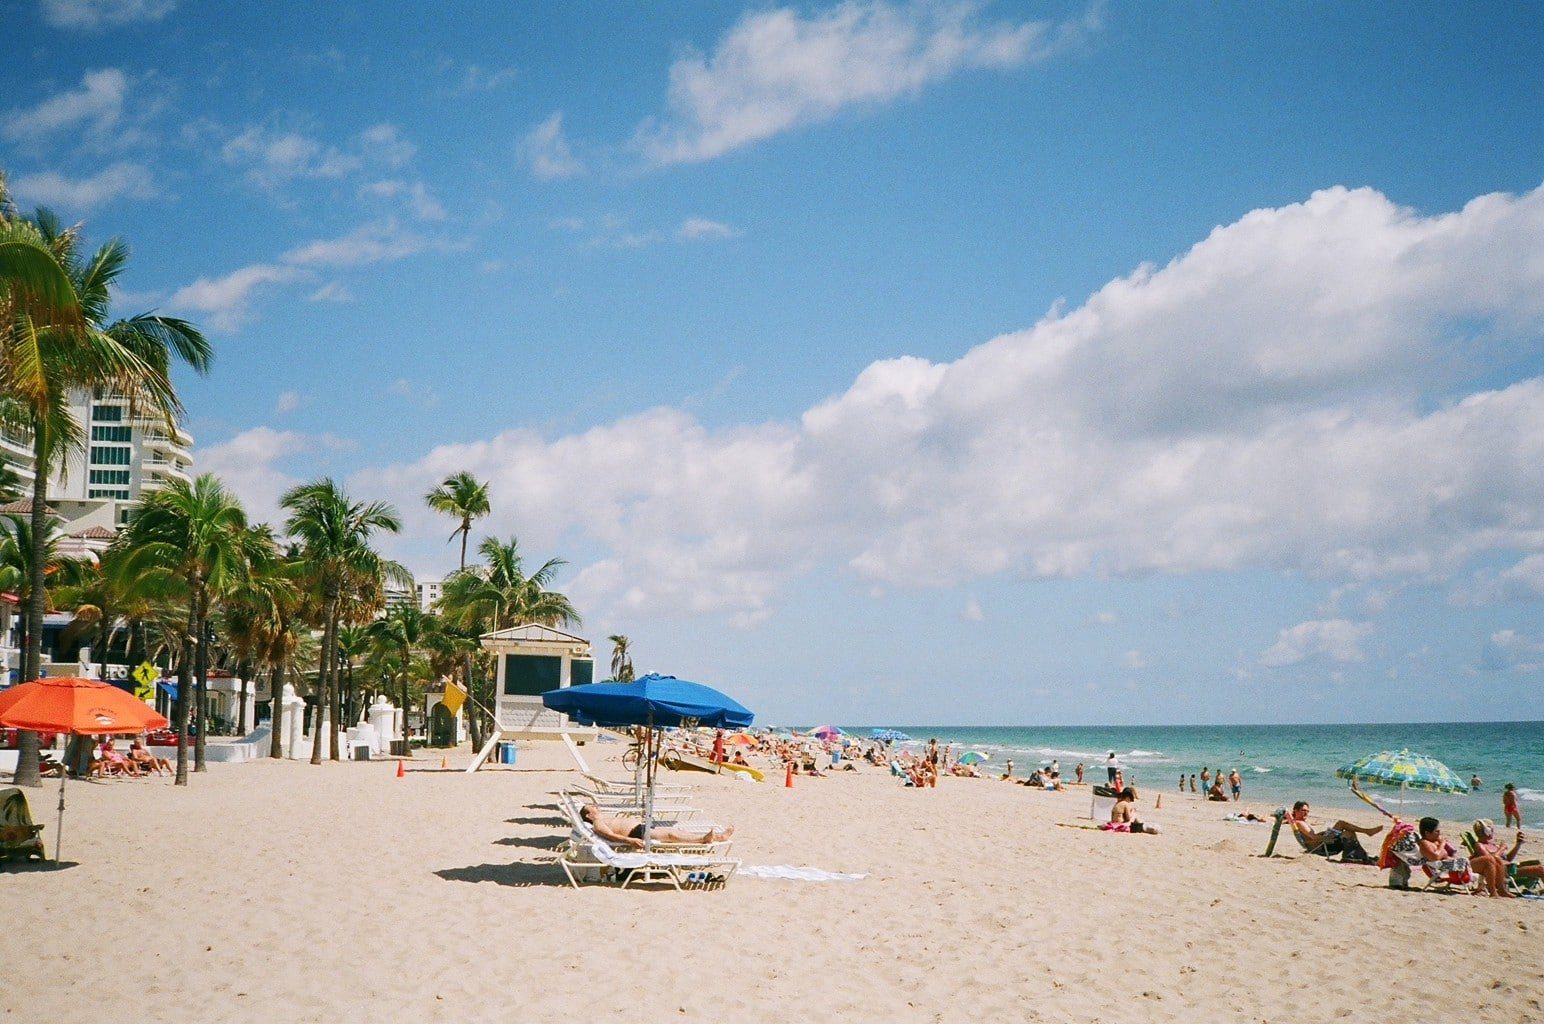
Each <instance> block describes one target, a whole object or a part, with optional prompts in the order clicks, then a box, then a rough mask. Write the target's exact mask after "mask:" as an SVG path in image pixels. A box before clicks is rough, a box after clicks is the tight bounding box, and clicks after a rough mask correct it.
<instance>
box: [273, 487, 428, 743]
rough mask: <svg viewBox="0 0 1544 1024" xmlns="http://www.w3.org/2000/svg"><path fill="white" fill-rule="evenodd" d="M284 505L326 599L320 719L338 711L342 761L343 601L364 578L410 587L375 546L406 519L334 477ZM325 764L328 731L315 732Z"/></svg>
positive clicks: (297, 492)
mask: <svg viewBox="0 0 1544 1024" xmlns="http://www.w3.org/2000/svg"><path fill="white" fill-rule="evenodd" d="M279 504H280V505H281V506H282V507H283V508H285V509H287V510H288V511H289V514H290V515H289V519H288V520H287V521H286V522H285V529H286V530H287V531H288V532H289V534H290V536H291V537H293V538H295V540H296V541H298V542H299V544H300V549H301V554H302V556H303V557H304V558H305V561H306V563H307V565H308V566H309V567H310V569H311V573H312V576H313V582H314V587H315V591H316V593H317V595H318V596H319V597H320V599H321V613H322V649H321V658H320V662H319V668H318V672H317V689H318V698H319V699H318V704H317V715H318V717H317V722H318V723H320V721H321V717H320V716H321V711H322V709H323V708H325V707H330V708H331V712H332V754H331V756H332V759H333V760H340V759H341V754H340V752H339V748H338V728H339V721H338V720H339V718H340V717H341V716H342V706H341V703H340V701H339V695H338V687H337V665H336V659H337V646H336V644H337V636H338V626H339V620H340V619H341V617H342V614H341V611H340V605H341V602H342V600H343V596H344V594H345V591H347V590H349V589H351V588H359V587H360V586H361V584H362V581H364V580H373V579H379V578H381V577H383V576H388V577H391V578H392V579H394V580H398V581H405V582H406V585H407V586H408V588H409V590H411V588H412V577H411V576H410V575H408V574H407V572H406V570H404V569H402V567H401V566H399V565H397V564H396V563H395V562H389V561H387V560H386V559H384V558H382V557H381V556H380V555H379V554H378V553H377V552H376V551H375V550H374V549H373V548H371V547H370V540H371V538H372V537H373V536H374V535H375V534H376V533H381V532H385V533H396V532H397V531H398V530H400V529H401V528H402V523H401V520H400V519H398V518H397V512H396V510H395V509H393V508H392V507H391V505H389V504H387V503H386V502H382V501H373V502H353V501H350V500H349V497H348V495H347V494H345V493H344V492H343V490H342V489H341V488H340V487H339V486H338V485H337V484H336V483H334V482H333V481H332V480H331V479H328V478H325V477H324V478H322V479H321V480H317V481H314V482H312V483H306V484H300V485H298V486H296V487H292V488H291V489H290V490H289V491H287V492H286V493H285V494H284V496H283V497H282V498H280V499H279ZM321 762H322V730H321V729H320V728H318V729H316V730H315V738H314V740H313V742H312V747H311V763H312V764H321Z"/></svg>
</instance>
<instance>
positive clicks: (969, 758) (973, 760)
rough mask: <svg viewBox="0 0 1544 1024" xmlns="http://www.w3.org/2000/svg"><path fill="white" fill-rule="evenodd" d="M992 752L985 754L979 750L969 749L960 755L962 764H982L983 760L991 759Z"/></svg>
mask: <svg viewBox="0 0 1544 1024" xmlns="http://www.w3.org/2000/svg"><path fill="white" fill-rule="evenodd" d="M991 759H992V755H991V754H984V753H982V752H981V751H979V750H967V751H966V752H965V753H963V754H961V755H960V764H980V763H981V762H982V761H990V760H991Z"/></svg>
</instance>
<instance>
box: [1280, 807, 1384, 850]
mask: <svg viewBox="0 0 1544 1024" xmlns="http://www.w3.org/2000/svg"><path fill="white" fill-rule="evenodd" d="M1308 810H1309V808H1308V801H1307V800H1299V801H1298V802H1297V803H1295V804H1293V805H1292V813H1291V814H1289V815H1287V824H1289V825H1291V826H1292V831H1293V832H1296V833H1297V837H1298V839H1299V840H1301V842H1302V844H1303V849H1304V850H1305V851H1306V852H1308V853H1311V854H1313V855H1314V856H1316V857H1325V858H1328V857H1333V856H1334V855H1335V854H1337V853H1338V854H1340V859H1341V860H1342V861H1348V862H1350V863H1352V864H1370V863H1372V861H1373V857H1372V855H1371V854H1369V853H1368V852H1367V851H1366V849H1364V848H1363V847H1362V841H1361V840H1360V839H1358V838H1357V836H1358V835H1364V836H1375V835H1377V834H1378V833H1379V832H1382V831H1383V826H1382V825H1379V826H1378V827H1377V828H1362V827H1361V826H1359V825H1353V824H1351V823H1350V822H1349V821H1337V822H1335V824H1333V825H1331V826H1330V827H1329V828H1327V829H1325V830H1324V831H1323V832H1315V831H1314V830H1313V826H1311V825H1309V824H1308Z"/></svg>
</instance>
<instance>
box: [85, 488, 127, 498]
mask: <svg viewBox="0 0 1544 1024" xmlns="http://www.w3.org/2000/svg"><path fill="white" fill-rule="evenodd" d="M86 497H88V498H115V499H117V500H118V501H128V500H129V492H128V491H108V490H102V489H100V488H96V487H93V488H91V489H90V490H88V491H87V492H86Z"/></svg>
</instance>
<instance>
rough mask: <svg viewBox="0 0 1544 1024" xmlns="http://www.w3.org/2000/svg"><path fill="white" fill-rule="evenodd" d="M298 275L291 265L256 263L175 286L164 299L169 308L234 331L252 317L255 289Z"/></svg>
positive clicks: (282, 281) (279, 282)
mask: <svg viewBox="0 0 1544 1024" xmlns="http://www.w3.org/2000/svg"><path fill="white" fill-rule="evenodd" d="M299 274H300V272H299V271H297V270H296V269H295V268H293V267H281V266H276V265H274V264H271V263H256V264H253V265H252V266H248V267H242V268H240V269H239V270H233V271H231V272H230V273H229V274H226V275H225V276H224V277H215V278H209V277H201V278H199V279H198V280H197V281H194V282H193V283H192V284H190V285H184V286H183V287H181V288H179V289H177V290H176V291H175V292H173V293H172V296H171V298H169V299H167V300H166V301H167V305H168V306H170V307H171V308H172V309H176V310H182V311H191V312H197V313H203V314H205V315H206V316H207V317H208V319H209V323H210V325H211V326H213V327H215V328H216V329H218V330H222V331H235V330H239V329H240V327H241V325H242V324H244V323H246V321H247V320H248V319H249V318H250V316H251V310H250V303H251V300H252V295H253V293H254V292H256V291H257V290H259V289H261V288H263V287H264V286H266V285H271V284H284V283H286V282H289V281H293V280H295V278H296V277H298V276H299Z"/></svg>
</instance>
